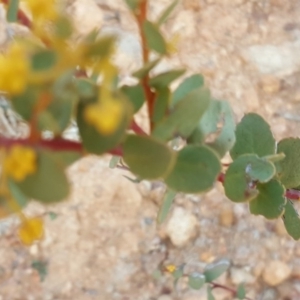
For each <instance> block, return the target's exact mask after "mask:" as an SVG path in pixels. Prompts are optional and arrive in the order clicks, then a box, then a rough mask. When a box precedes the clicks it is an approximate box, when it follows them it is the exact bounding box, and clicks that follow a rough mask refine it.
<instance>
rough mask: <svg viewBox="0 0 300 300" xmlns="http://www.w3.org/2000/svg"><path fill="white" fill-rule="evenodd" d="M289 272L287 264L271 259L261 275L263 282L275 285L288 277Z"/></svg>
mask: <svg viewBox="0 0 300 300" xmlns="http://www.w3.org/2000/svg"><path fill="white" fill-rule="evenodd" d="M291 272H292V269H291V267H290V266H289V265H287V264H286V263H284V262H282V261H279V260H273V261H271V262H270V263H268V264H267V265H266V268H265V270H264V272H263V274H262V276H263V280H264V282H265V283H267V284H268V285H270V286H277V285H279V284H280V283H282V282H284V281H285V280H286V279H288V278H289V276H290V275H291Z"/></svg>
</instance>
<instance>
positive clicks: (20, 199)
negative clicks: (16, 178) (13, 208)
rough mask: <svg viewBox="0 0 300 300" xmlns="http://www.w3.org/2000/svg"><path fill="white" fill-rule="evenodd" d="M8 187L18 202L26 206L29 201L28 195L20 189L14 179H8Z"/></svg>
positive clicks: (21, 205)
mask: <svg viewBox="0 0 300 300" xmlns="http://www.w3.org/2000/svg"><path fill="white" fill-rule="evenodd" d="M8 187H9V191H10V193H11V195H12V196H13V198H14V199H15V201H16V202H17V203H18V205H19V206H20V207H22V208H24V207H26V205H27V204H28V202H29V199H28V197H26V196H25V195H24V193H23V192H22V191H21V190H20V188H19V187H18V186H17V185H16V184H15V182H13V181H12V180H9V181H8Z"/></svg>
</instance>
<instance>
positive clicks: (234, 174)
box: [224, 154, 275, 202]
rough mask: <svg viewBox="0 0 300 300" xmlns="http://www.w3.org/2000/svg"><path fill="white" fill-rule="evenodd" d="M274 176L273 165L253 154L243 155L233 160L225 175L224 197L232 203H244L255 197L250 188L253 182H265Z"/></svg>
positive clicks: (253, 191) (255, 193) (255, 192)
mask: <svg viewBox="0 0 300 300" xmlns="http://www.w3.org/2000/svg"><path fill="white" fill-rule="evenodd" d="M274 175H275V167H274V165H273V163H271V162H269V161H267V160H265V159H263V158H259V157H258V156H257V155H255V154H245V155H242V156H240V157H238V158H237V159H236V160H234V161H233V162H232V163H231V164H230V166H229V168H228V170H227V172H226V174H225V180H224V188H225V194H226V196H227V197H228V198H229V199H230V200H232V201H234V202H245V201H248V200H250V199H252V198H254V197H255V196H256V195H257V190H255V189H253V188H252V187H251V185H252V183H253V181H260V182H267V181H269V180H270V179H271V178H272V177H273V176H274Z"/></svg>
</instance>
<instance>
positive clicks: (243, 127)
mask: <svg viewBox="0 0 300 300" xmlns="http://www.w3.org/2000/svg"><path fill="white" fill-rule="evenodd" d="M247 153H254V154H257V155H258V156H266V155H272V154H275V139H274V137H273V134H272V132H271V129H270V126H269V124H268V123H267V122H266V121H265V120H264V119H263V118H262V117H261V116H259V115H257V114H255V113H250V114H247V115H245V116H244V118H243V119H242V120H241V122H240V123H239V124H238V125H237V127H236V142H235V145H234V147H233V148H232V149H231V151H230V155H231V157H232V158H233V159H236V158H237V157H239V156H240V155H242V154H247Z"/></svg>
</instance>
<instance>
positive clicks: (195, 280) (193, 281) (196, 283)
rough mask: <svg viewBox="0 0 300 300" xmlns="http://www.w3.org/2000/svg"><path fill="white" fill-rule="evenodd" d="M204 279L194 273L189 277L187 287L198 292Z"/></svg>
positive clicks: (201, 275) (202, 276)
mask: <svg viewBox="0 0 300 300" xmlns="http://www.w3.org/2000/svg"><path fill="white" fill-rule="evenodd" d="M205 282H206V279H205V276H204V275H203V274H201V273H198V272H194V273H192V274H191V275H190V276H189V282H188V285H189V287H190V288H192V289H194V290H200V289H201V288H202V287H203V285H204V284H205Z"/></svg>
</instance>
